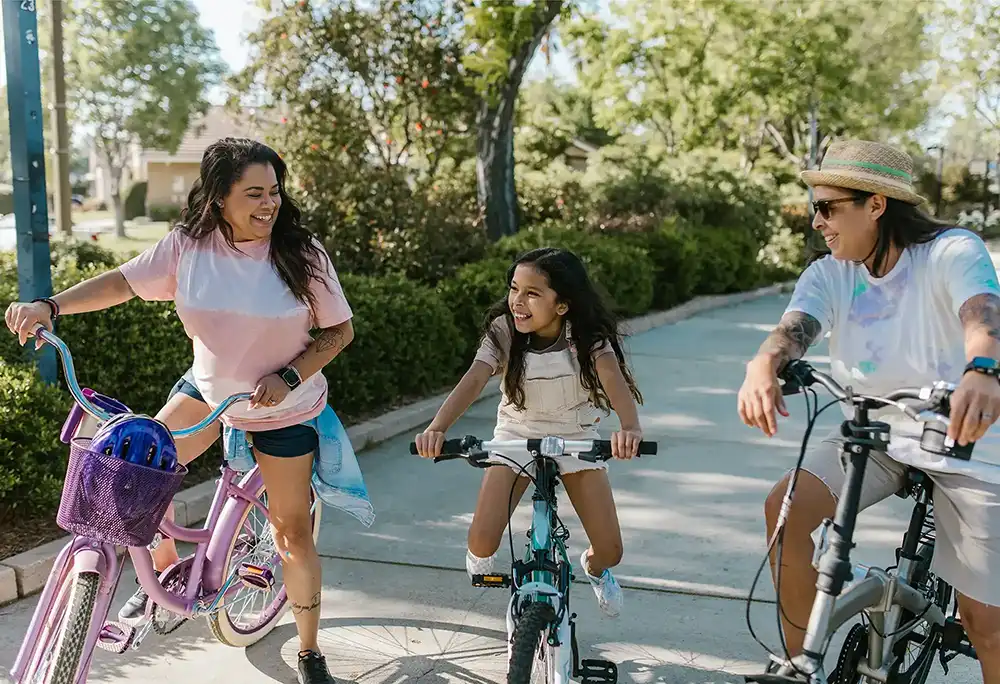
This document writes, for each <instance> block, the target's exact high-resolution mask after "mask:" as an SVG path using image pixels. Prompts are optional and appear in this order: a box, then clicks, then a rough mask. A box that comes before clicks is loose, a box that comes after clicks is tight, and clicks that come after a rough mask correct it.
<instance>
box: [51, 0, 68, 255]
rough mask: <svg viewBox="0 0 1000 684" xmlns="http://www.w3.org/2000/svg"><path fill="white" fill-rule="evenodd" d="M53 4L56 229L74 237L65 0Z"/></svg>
mask: <svg viewBox="0 0 1000 684" xmlns="http://www.w3.org/2000/svg"><path fill="white" fill-rule="evenodd" d="M51 3H52V81H53V84H52V85H53V88H52V92H53V96H54V97H53V99H54V102H53V107H52V108H53V109H54V110H55V111H54V112H53V113H54V114H55V116H54V117H53V119H54V121H55V143H56V144H55V155H54V156H55V160H56V188H55V190H56V193H55V195H56V196H55V200H56V201H55V208H56V225H57V226H58V227H59V231H60V232H62V233H63V234H65V235H67V236H69V235H72V234H73V216H72V198H71V191H70V187H69V127H68V125H67V124H66V70H65V68H64V66H63V0H51Z"/></svg>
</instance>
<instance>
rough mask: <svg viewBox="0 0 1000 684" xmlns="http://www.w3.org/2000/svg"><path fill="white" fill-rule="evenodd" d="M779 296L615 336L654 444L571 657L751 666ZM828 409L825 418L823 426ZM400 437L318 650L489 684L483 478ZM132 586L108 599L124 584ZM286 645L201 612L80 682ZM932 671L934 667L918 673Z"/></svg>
mask: <svg viewBox="0 0 1000 684" xmlns="http://www.w3.org/2000/svg"><path fill="white" fill-rule="evenodd" d="M786 298H787V296H775V297H770V298H766V299H762V300H758V301H755V302H751V303H747V304H742V305H739V306H736V307H732V308H728V309H722V310H717V311H715V312H711V313H708V314H703V315H699V316H696V317H694V318H691V319H688V320H685V321H682V322H680V323H677V324H674V325H669V326H665V327H662V328H659V329H655V330H651V331H649V332H646V333H643V334H641V335H637V336H636V337H634V338H632V339H631V340H630V342H629V347H630V350H631V354H632V360H633V364H634V366H635V370H636V375H637V377H638V379H639V382H640V383H641V389H642V391H643V393H644V395H645V399H646V402H645V405H644V407H643V408H642V420H643V426H644V429H645V432H646V437H647V439H657V440H659V441H660V453H659V455H657V456H655V457H648V458H643V459H642V460H639V461H635V462H631V463H616V464H614V465H613V467H612V482H613V485H614V489H615V498H616V500H617V503H618V509H619V515H620V518H621V524H622V530H623V534H624V540H625V558H624V561H623V562H622V564H621V566H620V567H619V568H618V571H617V574H618V577H619V578H620V580H621V581H622V584H623V585H625V587H626V595H625V600H626V605H625V610H626V611H627V612H625V613H624V614H623V617H622V619H620V620H617V621H613V620H607V619H603V618H601V617H600V615H599V613H598V611H597V607H596V602H595V601H594V599H593V596H592V594H591V592H590V589H589V587H587V586H586V585H578V586H577V587H575V589H576V593H575V594H574V595H575V596H576V597H577V599H576V603H575V610H576V611H577V612H578V614H579V628H578V637H579V642H580V647H581V652H582V655H583V656H584V657H604V658H608V659H611V660H613V661H615V662H616V663H618V666H619V671H620V679H619V681H621V682H623V683H627V684H633V683H634V684H652V683H654V682H669V683H672V684H694V683H697V684H702V683H706V684H707V683H709V682H712V683H717V682H734V683H737V682H742V677H741V675H742V674H744V673H749V672H759V671H760V669H761V667H762V663H763V662H764V661H765V653H764V651H763V650H762V649H761V648H760V647H759V646H757V645H756V644H755V642H754V641H753V639H752V638H751V636H750V634H749V632H748V630H747V626H746V623H745V613H746V609H747V604H746V602H745V600H743V597H745V596H746V593H747V590H748V589H749V588H750V586H751V584H752V582H753V579H754V574H755V573H756V571H757V568H758V567H759V565H760V563H761V560H762V557H763V553H764V539H763V516H762V502H763V499H764V497H765V495H766V494H767V492H768V491H769V489H770V487H771V485H772V483H773V482H774V481H776V480H777V479H778V478H780V476H781V475H782V473H783V472H784V471H785V470H786V469H787V468H789V467H790V466H792V465H793V464H794V462H795V458H796V456H797V453H798V445H799V439H800V436H801V434H802V429H803V427H804V419H803V408H804V407H803V405H802V403H801V400H800V399H799V398H797V397H796V398H793V399H795V401H794V402H793V403H792V404H791V407H792V411H793V415H792V417H791V418H789V419H786V420H785V421H784V422H783V423H782V424H781V426H780V430H779V434H778V436H776V437H775V438H773V439H770V440H769V439H768V438H766V437H764V436H762V435H761V434H760V433H758V432H754V431H752V430H750V429H749V428H746V427H745V426H743V425H742V424H741V423H739V420H738V419H737V417H736V412H735V397H736V391H737V389H738V388H739V385H740V383H741V381H742V377H743V364H744V363H745V361H746V359H747V357H748V355H749V354H751V353H752V352H753V351H754V350H755V349H756V348H757V346H758V345H759V344H760V342H761V341H762V340H763V338H764V337H765V335H766V334H767V333H768V332H769V330H770V329H771V327H772V326H773V324H774V323H775V322H776V321H777V320H778V318H779V317H780V314H781V311H782V309H783V306H784V304H785V302H786ZM825 353H826V352H825V350H824V348H822V347H820V348H818V349H817V350H816V352H815V355H814V356H813V357H812V360H814V361H816V362H817V363H822V362H823V361H825V357H824V356H823V355H824V354H825ZM495 407H496V403H495V400H494V401H484V402H482V403H480V404H478V405H476V406H475V407H473V409H472V410H471V411H470V412H469V414H468V415H467V416H466V417H464V418H463V419H462V421H461V422H460V423H459V424H458V426H457V427H456V429H455V433H456V434H467V433H474V434H479V435H488V434H489V433H490V431H491V429H492V426H493V416H494V413H495ZM832 413H833V411H832V410H831V411H828V412H827V414H828V415H829V414H832ZM836 420H837V418H836V416H832V415H830V417H829V418H826V419H825V420H824V421H823V423H822V424H823V425H826V426H832V425H833V424H834V421H836ZM611 422H613V421H611ZM611 427H612V426H611V425H610V424H609V425H607V426H606V428H607V429H610V428H611ZM817 429H820V428H817ZM410 439H411V436H409V435H404V436H400V437H399V438H397V439H394V440H392V441H390V442H388V443H385V444H382V445H380V446H379V447H378V448H375V449H373V450H371V451H369V452H366V453H365V454H363V455H362V457H361V459H362V461H361V462H362V467H363V468H364V471H365V475H366V479H367V482H368V486H369V489H370V492H371V495H372V497H373V500H374V502H375V505H376V507H377V513H378V519H377V521H376V523H375V525H374V526H373V527H371V528H369V529H365V528H363V527H361V526H360V525H358V524H357V523H355V522H354V521H353V520H352V519H350V518H348V517H346V516H344V515H343V514H339V513H336V512H332V511H331V512H329V513H327V515H326V517H325V519H324V526H323V532H322V537H321V540H320V545H319V547H320V551H321V553H322V554H323V557H324V581H325V590H324V595H323V603H324V605H323V615H324V619H323V621H322V634H321V640H322V646H323V647H324V650H325V651H326V652H327V653H328V655H329V660H330V664H331V668H332V670H333V671H334V672H335V674H336V675H337V676H338V677H340V678H341V679H342V680H344V681H349V682H357V683H359V684H376V683H385V684H390V683H391V684H402V683H404V682H405V683H410V682H422V683H426V684H445V683H453V682H463V683H466V684H479V683H483V684H485V683H488V682H502V681H504V655H505V647H504V642H503V639H504V636H505V635H504V625H503V620H502V615H503V608H504V605H505V593H504V592H502V591H486V590H479V589H474V588H472V587H470V586H469V584H468V580H467V578H466V576H465V572H464V550H465V535H466V531H467V528H468V524H469V521H470V519H471V511H472V510H473V506H474V503H475V499H476V494H477V490H478V485H479V478H480V477H481V475H480V473H479V471H476V470H474V469H472V468H469V467H467V466H465V465H464V464H462V463H461V462H449V463H442V464H438V465H434V464H432V463H429V462H426V461H422V460H420V459H418V458H416V457H411V456H409V455H408V451H407V443H408V442H409V441H410ZM561 501H562V508H561V511H562V514H563V518H564V520H565V522H566V523H567V525H568V526H569V529H570V532H571V535H572V536H571V539H570V546H571V549H570V550H571V552H572V553H571V557H573V558H576V557H578V556H579V553H580V551H581V549H582V548H583V547H584V545H585V537H584V535H583V531H582V529H581V528H580V526H579V522H578V520H577V518H576V516H575V515H574V514H573V512H572V508H571V507H570V506H569V502H568V500H566V499H565V497H562V499H561ZM906 514H907V507H906V505H905V502H903V501H901V500H897V499H893V500H890V501H888V502H886V503H884V504H882V505H880V506H877V507H876V508H875V509H874V510H870V511H868V512H866V513H865V514H864V515H863V517H862V518H861V523H860V530H859V534H858V542H859V548H858V551H857V555H856V560H858V561H861V562H871V563H880V564H883V565H885V564H888V563H889V562H891V560H892V550H893V549H894V548H895V546H896V545H897V544H898V542H899V539H900V538H901V536H902V533H903V530H904V524H903V521H904V520H905V516H906ZM527 521H528V508H527V506H526V505H524V504H522V506H521V507H520V508H519V509H518V511H517V512H516V514H515V519H514V530H515V532H516V533H517V535H516V538H515V539H516V543H517V544H518V551H519V552H520V548H521V547H520V543H521V540H523V534H522V533H521V531H522V530H524V529H526V525H527ZM131 577H132V576H131V575H127V577H126V579H125V580H124V581H123V583H122V589H121V591H120V593H121V596H120V597H119V598H118V599H117V600H116V605H118V604H119V602H120V601H121V600H123V599H124V597H125V596H126V595H127V594H128V593H129V592H130V591H131V589H132V588H133V587H134V585H133V584H132V580H131ZM762 582H763V583H762V586H760V587H759V588H758V590H757V594H756V597H757V598H760V599H761V602H757V603H754V604H752V606H751V610H750V614H751V618H752V622H753V625H754V627H755V629H756V631H757V633H758V635H759V636H760V637H761V638H763V639H764V640H765V641H766V642H767V643H768V644H770V645H771V646H772V647H775V645H776V643H777V640H776V639H777V632H776V629H775V607H774V604H773V603H771V602H770V601H772V600H773V591H772V590H771V587H770V582H769V580H768V578H767V575H766V574H765V575H764V576H763V578H762ZM33 607H34V600H33V599H29V600H25V601H22V602H20V603H18V604H14V605H12V606H8V607H6V608H3V609H0V672H2V671H3V669H2V668H3V667H5V666H9V664H10V663H11V662H12V661H13V658H14V655H15V653H16V648H17V644H18V642H19V640H20V637H21V635H22V634H23V633H24V630H25V628H26V626H27V622H28V620H29V619H30V615H31V610H32V609H33ZM835 644H836V646H837V648H839V639H837V640H836V641H835ZM296 646H297V644H296V640H295V631H294V628H293V626H292V625H291V624H290V617H286V618H285V623H284V624H283V625H282V626H279V628H278V629H276V630H275V631H274V632H273V633H272V634H271V635H270V636H269V637H268V638H267V639H266V640H264V641H263V642H262V643H260V644H258V645H256V646H254V647H252V648H250V649H246V650H240V649H232V648H227V647H224V646H222V645H220V644H218V643H217V642H216V641H214V640H213V638H212V637H211V635H210V633H209V631H208V629H207V627H206V626H205V625H204V624H203V623H191V624H188V625H185V626H184V627H182V628H181V629H180V630H178V631H177V632H175V633H174V634H172V635H169V636H168V637H164V638H160V639H159V640H157V641H154V640H152V639H150V640H149V641H147V642H146V644H145V645H144V647H143V649H142V650H141V651H139V652H135V653H129V654H127V655H125V656H110V655H109V654H106V653H103V652H100V653H99V654H98V656H97V659H96V662H95V664H94V667H93V673H92V678H91V681H92V682H102V683H109V684H110V683H117V682H126V681H128V682H132V681H134V682H168V681H170V682H177V681H189V682H199V683H202V682H205V683H208V682H236V681H238V682H241V683H242V682H246V683H257V682H261V683H264V682H294V681H295V675H294V671H293V669H292V668H293V665H294V657H295V649H296ZM832 653H833V655H831V660H832V659H833V658H834V657H835V655H836V650H834V651H832ZM829 666H832V663H830V664H829ZM951 673H952V674H951V676H950V678H949V679H950V680H951V681H956V682H977V681H979V675H978V668H975V667H974V665H973V664H971V663H966V662H964V661H962V660H956V661H954V662H953V663H952V670H951ZM942 679H943V673H942V672H941V670H940V667H938V666H935V669H934V671H933V672H932V675H931V680H930V681H941V680H942Z"/></svg>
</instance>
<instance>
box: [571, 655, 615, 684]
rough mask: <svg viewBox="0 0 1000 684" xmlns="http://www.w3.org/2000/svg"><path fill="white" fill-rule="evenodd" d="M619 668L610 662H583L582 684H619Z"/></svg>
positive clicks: (590, 660)
mask: <svg viewBox="0 0 1000 684" xmlns="http://www.w3.org/2000/svg"><path fill="white" fill-rule="evenodd" d="M617 682H618V666H617V665H615V664H614V663H613V662H611V661H610V660H594V659H589V660H581V661H580V684H617Z"/></svg>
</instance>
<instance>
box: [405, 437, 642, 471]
mask: <svg viewBox="0 0 1000 684" xmlns="http://www.w3.org/2000/svg"><path fill="white" fill-rule="evenodd" d="M510 449H523V450H526V451H529V452H534V453H538V454H540V455H542V456H548V457H551V456H563V455H566V454H568V453H570V454H576V457H577V458H579V459H580V460H581V461H587V462H589V463H595V462H597V461H607V460H609V459H610V458H611V442H610V441H609V440H606V439H563V438H561V437H543V438H535V439H515V440H490V441H483V440H481V439H479V438H477V437H474V436H472V435H468V436H466V437H462V438H455V439H446V440H445V441H444V445H443V446H442V447H441V455H440V456H435V457H434V462H435V463H440V462H441V461H451V460H454V459H458V458H464V459H466V460H468V461H469V464H470V465H473V466H477V467H484V466H483V465H482V462H483V461H485V460H486V459H487V458H488V457H489V452H490V451H500V452H502V451H505V450H510ZM656 450H657V443H656V442H647V441H641V442H639V454H640V455H641V454H647V455H652V454H655V453H656ZM410 453H411V454H413V455H416V454H417V445H416V443H415V442H410Z"/></svg>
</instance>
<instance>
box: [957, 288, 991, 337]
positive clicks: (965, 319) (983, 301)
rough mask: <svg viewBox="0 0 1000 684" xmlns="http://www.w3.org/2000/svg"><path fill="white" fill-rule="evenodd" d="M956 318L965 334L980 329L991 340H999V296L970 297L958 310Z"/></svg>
mask: <svg viewBox="0 0 1000 684" xmlns="http://www.w3.org/2000/svg"><path fill="white" fill-rule="evenodd" d="M958 318H959V320H961V321H962V327H963V328H965V332H966V334H968V333H970V332H972V331H974V330H977V331H979V330H981V331H983V332H985V333H986V334H987V335H989V336H990V337H991V338H992V339H993V341H995V342H1000V297H997V296H996V295H994V294H978V295H975V296H974V297H970V298H969V300H968V301H967V302H965V304H963V305H962V308H961V309H959V310H958Z"/></svg>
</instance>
